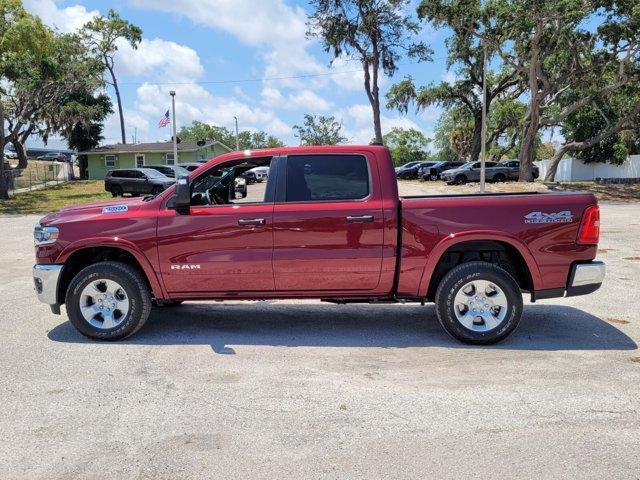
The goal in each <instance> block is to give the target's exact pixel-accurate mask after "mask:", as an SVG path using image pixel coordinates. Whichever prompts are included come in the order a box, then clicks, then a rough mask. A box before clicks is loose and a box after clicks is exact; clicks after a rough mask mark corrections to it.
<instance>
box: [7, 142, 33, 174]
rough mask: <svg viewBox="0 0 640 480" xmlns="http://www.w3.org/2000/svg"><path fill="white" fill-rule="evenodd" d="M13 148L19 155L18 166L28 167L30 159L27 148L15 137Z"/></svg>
mask: <svg viewBox="0 0 640 480" xmlns="http://www.w3.org/2000/svg"><path fill="white" fill-rule="evenodd" d="M11 143H12V144H13V148H15V150H16V154H17V155H18V166H17V167H16V168H27V165H28V164H29V159H28V158H27V150H26V148H24V144H23V143H22V142H20V140H17V139H14V140H13V141H12V142H11Z"/></svg>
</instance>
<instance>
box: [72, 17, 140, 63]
mask: <svg viewBox="0 0 640 480" xmlns="http://www.w3.org/2000/svg"><path fill="white" fill-rule="evenodd" d="M82 35H83V38H84V41H85V43H86V45H87V47H88V48H89V50H90V51H91V52H92V53H93V54H94V55H96V56H97V57H100V58H103V59H104V61H105V62H108V60H110V61H111V66H113V55H114V53H115V52H116V51H118V45H117V42H118V40H119V39H121V38H123V39H125V40H126V41H127V42H128V43H129V45H131V46H132V47H133V48H138V44H139V43H140V42H141V41H142V30H141V29H140V28H139V27H137V26H135V25H133V24H132V23H130V22H128V21H127V20H124V19H123V18H122V17H120V15H119V14H118V12H116V11H115V10H113V9H110V10H109V12H108V13H107V16H106V17H102V16H99V17H95V18H94V19H93V20H91V21H89V22H87V24H86V25H85V26H84V27H83V28H82ZM107 66H108V65H107Z"/></svg>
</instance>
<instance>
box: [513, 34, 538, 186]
mask: <svg viewBox="0 0 640 480" xmlns="http://www.w3.org/2000/svg"><path fill="white" fill-rule="evenodd" d="M536 28H537V29H536V33H535V34H534V37H533V39H532V40H531V59H530V61H529V74H528V77H529V95H530V99H529V109H528V111H527V120H528V121H526V122H525V125H524V132H523V135H522V146H521V147H520V154H519V155H518V160H519V161H520V176H519V179H518V181H520V182H533V180H534V178H533V158H534V153H535V146H536V137H537V135H538V130H540V92H539V90H538V67H539V65H540V45H539V40H540V32H539V28H540V27H539V26H537V27H536Z"/></svg>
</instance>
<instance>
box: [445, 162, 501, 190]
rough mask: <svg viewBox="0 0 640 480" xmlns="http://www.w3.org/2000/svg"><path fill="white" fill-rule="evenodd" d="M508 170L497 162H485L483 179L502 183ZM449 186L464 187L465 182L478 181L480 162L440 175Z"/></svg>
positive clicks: (467, 164) (469, 163)
mask: <svg viewBox="0 0 640 480" xmlns="http://www.w3.org/2000/svg"><path fill="white" fill-rule="evenodd" d="M507 173H508V169H507V167H505V166H502V165H500V164H499V163H497V162H485V178H486V180H487V181H488V182H504V181H506V180H507ZM440 178H442V179H443V180H444V181H445V182H447V183H448V184H449V185H452V184H456V185H464V184H465V183H467V182H478V181H480V162H468V163H465V164H464V165H462V166H461V167H458V168H454V169H452V170H445V171H444V172H442V173H441V174H440Z"/></svg>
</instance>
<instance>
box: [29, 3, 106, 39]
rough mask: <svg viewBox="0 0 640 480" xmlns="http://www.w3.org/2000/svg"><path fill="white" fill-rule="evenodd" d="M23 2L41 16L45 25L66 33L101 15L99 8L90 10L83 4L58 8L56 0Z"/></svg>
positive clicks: (31, 11) (32, 11)
mask: <svg viewBox="0 0 640 480" xmlns="http://www.w3.org/2000/svg"><path fill="white" fill-rule="evenodd" d="M23 4H24V8H25V9H26V10H27V11H28V12H30V13H32V14H34V15H37V16H39V17H40V18H41V19H42V21H43V22H44V24H45V25H48V26H50V27H52V28H55V29H58V30H60V31H61V32H64V33H70V32H74V31H76V30H78V29H79V28H80V27H82V26H83V25H84V24H85V23H87V22H88V21H89V20H91V19H92V18H93V17H96V16H98V15H99V12H98V11H97V10H91V11H88V10H87V9H86V8H85V7H84V6H82V5H72V6H69V7H65V8H58V6H57V5H56V2H55V1H54V0H23Z"/></svg>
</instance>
